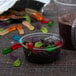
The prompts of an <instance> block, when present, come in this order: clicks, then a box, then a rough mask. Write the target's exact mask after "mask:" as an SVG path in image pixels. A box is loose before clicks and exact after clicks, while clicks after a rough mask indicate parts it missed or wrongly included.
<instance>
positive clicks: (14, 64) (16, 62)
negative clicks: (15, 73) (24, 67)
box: [13, 59, 21, 67]
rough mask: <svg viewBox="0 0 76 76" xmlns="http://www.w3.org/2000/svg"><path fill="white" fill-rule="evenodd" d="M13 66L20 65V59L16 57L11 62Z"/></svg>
mask: <svg viewBox="0 0 76 76" xmlns="http://www.w3.org/2000/svg"><path fill="white" fill-rule="evenodd" d="M13 66H14V67H20V66H21V61H20V59H17V60H16V61H14V62H13Z"/></svg>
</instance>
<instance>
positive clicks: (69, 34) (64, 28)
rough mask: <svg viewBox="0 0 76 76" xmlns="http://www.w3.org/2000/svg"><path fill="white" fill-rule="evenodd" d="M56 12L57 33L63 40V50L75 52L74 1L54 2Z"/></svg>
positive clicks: (55, 0)
mask: <svg viewBox="0 0 76 76" xmlns="http://www.w3.org/2000/svg"><path fill="white" fill-rule="evenodd" d="M54 2H55V5H56V7H57V12H58V23H59V33H60V36H61V37H62V38H63V41H64V45H63V48H64V49H67V50H76V49H75V48H76V1H75V0H54Z"/></svg>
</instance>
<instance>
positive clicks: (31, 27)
mask: <svg viewBox="0 0 76 76" xmlns="http://www.w3.org/2000/svg"><path fill="white" fill-rule="evenodd" d="M22 24H23V25H24V26H26V27H27V28H28V29H29V30H34V29H35V27H34V26H32V25H31V24H30V23H29V22H27V21H23V22H22Z"/></svg>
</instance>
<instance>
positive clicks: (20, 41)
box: [19, 33, 63, 50]
mask: <svg viewBox="0 0 76 76" xmlns="http://www.w3.org/2000/svg"><path fill="white" fill-rule="evenodd" d="M35 34H36V35H37V34H38V35H39V34H44V33H31V34H27V35H24V36H23V37H21V38H20V40H19V43H20V44H21V45H22V46H23V47H24V48H26V46H25V45H24V44H23V42H22V40H23V39H24V38H25V37H28V36H30V35H35ZM49 34H50V35H55V36H59V35H57V34H54V33H46V34H44V35H49ZM49 37H50V36H49ZM59 37H60V36H59ZM60 40H61V41H62V45H63V39H62V37H60ZM62 45H60V46H58V47H55V48H56V49H57V48H60V47H61V46H62ZM32 49H33V50H46V49H44V48H40V49H39V48H32Z"/></svg>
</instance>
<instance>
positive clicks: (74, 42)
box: [71, 18, 76, 49]
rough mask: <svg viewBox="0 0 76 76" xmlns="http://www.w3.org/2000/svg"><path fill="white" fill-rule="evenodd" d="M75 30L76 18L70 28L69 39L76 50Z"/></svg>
mask: <svg viewBox="0 0 76 76" xmlns="http://www.w3.org/2000/svg"><path fill="white" fill-rule="evenodd" d="M75 28H76V18H75V20H74V21H73V24H72V28H71V35H72V36H71V39H72V43H73V45H74V47H75V49H76V38H75V34H76V33H75Z"/></svg>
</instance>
